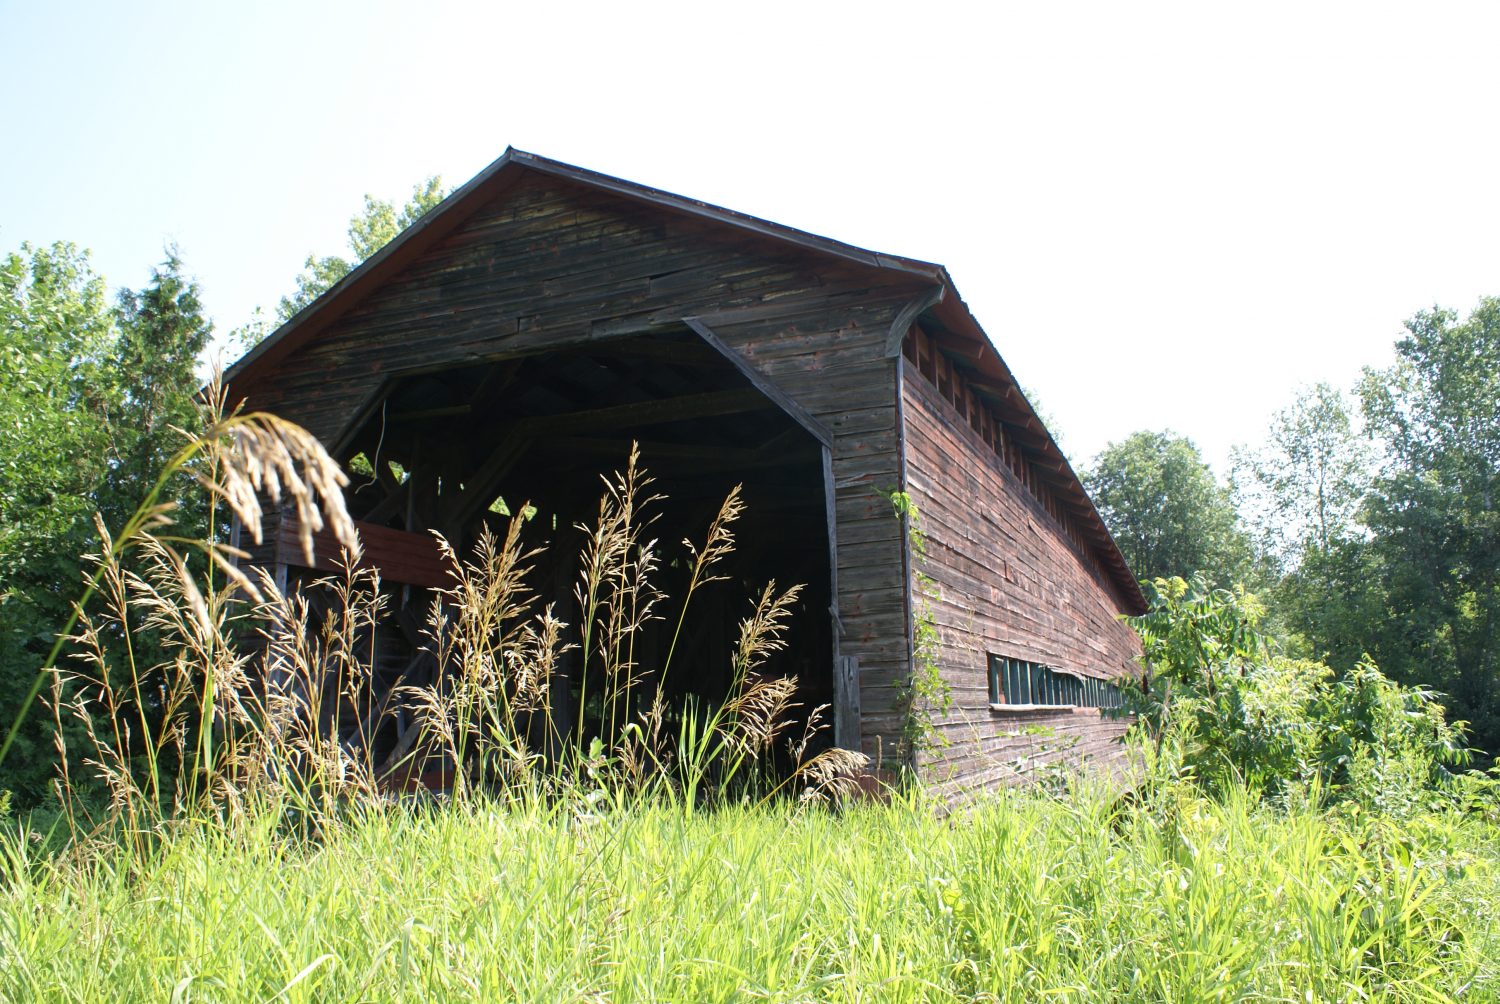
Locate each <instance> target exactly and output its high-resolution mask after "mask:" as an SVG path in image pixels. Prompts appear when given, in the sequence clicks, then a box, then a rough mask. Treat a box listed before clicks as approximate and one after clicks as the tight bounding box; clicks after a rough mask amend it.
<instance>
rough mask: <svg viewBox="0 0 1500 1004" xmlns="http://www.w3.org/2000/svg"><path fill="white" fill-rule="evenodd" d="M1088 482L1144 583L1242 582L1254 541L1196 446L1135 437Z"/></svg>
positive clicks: (1168, 438)
mask: <svg viewBox="0 0 1500 1004" xmlns="http://www.w3.org/2000/svg"><path fill="white" fill-rule="evenodd" d="M1083 483H1084V487H1085V488H1087V489H1088V493H1089V496H1090V497H1091V498H1092V499H1093V501H1094V505H1096V506H1097V507H1098V509H1099V514H1100V515H1101V516H1103V517H1104V521H1105V523H1106V524H1107V525H1108V526H1109V529H1110V533H1112V534H1113V535H1114V538H1115V542H1116V543H1118V544H1119V546H1120V552H1121V553H1122V554H1123V555H1124V556H1125V560H1126V561H1127V562H1129V564H1130V567H1131V570H1132V571H1134V572H1135V574H1136V575H1137V576H1138V577H1140V578H1142V579H1154V578H1157V577H1160V576H1171V575H1191V574H1193V573H1194V572H1202V573H1204V574H1205V575H1207V576H1208V577H1209V578H1210V579H1211V580H1213V581H1215V582H1217V583H1220V584H1227V583H1229V582H1232V581H1236V580H1239V579H1242V578H1244V572H1245V570H1246V568H1247V567H1248V565H1249V562H1250V559H1251V548H1250V542H1249V538H1248V536H1247V535H1246V534H1245V532H1244V530H1243V529H1242V528H1241V527H1240V526H1239V522H1238V517H1237V516H1236V514H1235V510H1234V506H1233V504H1232V503H1231V501H1230V497H1229V493H1228V492H1227V491H1226V490H1225V489H1223V488H1221V487H1220V486H1219V484H1218V483H1217V482H1216V481H1215V480H1214V476H1213V472H1212V471H1210V470H1209V469H1208V465H1207V464H1206V463H1204V461H1203V458H1202V456H1201V455H1200V454H1199V453H1198V448H1197V447H1196V446H1194V445H1193V444H1192V442H1191V441H1190V440H1188V439H1186V438H1184V437H1182V436H1176V435H1173V434H1172V433H1169V432H1137V433H1134V434H1132V435H1131V436H1129V437H1127V438H1126V439H1125V440H1123V441H1122V442H1119V443H1111V444H1110V445H1109V446H1107V447H1105V449H1104V450H1103V451H1101V452H1100V454H1099V455H1098V456H1097V457H1095V458H1094V463H1093V467H1092V469H1091V470H1089V471H1088V472H1086V473H1085V474H1084V475H1083Z"/></svg>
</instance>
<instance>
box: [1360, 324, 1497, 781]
mask: <svg viewBox="0 0 1500 1004" xmlns="http://www.w3.org/2000/svg"><path fill="white" fill-rule="evenodd" d="M1406 328H1407V332H1408V334H1407V336H1406V337H1405V338H1403V339H1402V340H1401V341H1399V342H1397V344H1396V351H1397V362H1396V364H1395V365H1394V366H1392V367H1391V368H1389V369H1386V370H1383V371H1375V370H1366V372H1365V376H1364V380H1363V382H1362V384H1361V386H1360V395H1361V399H1362V401H1363V405H1364V410H1365V417H1366V422H1367V423H1368V425H1369V427H1370V428H1371V430H1372V431H1373V432H1374V433H1375V434H1376V435H1377V436H1379V438H1380V439H1381V441H1382V442H1383V444H1384V446H1385V460H1384V463H1383V464H1382V466H1381V468H1380V470H1379V472H1378V474H1377V476H1376V477H1375V479H1374V482H1373V485H1372V491H1371V492H1370V493H1369V496H1368V499H1367V501H1366V505H1365V508H1364V510H1363V518H1364V521H1365V523H1366V524H1367V525H1368V527H1369V530H1370V533H1371V542H1370V547H1371V550H1372V555H1373V560H1372V567H1373V571H1374V575H1375V579H1376V585H1377V586H1378V588H1379V589H1380V590H1381V594H1382V597H1383V601H1384V606H1385V610H1386V616H1385V617H1383V618H1382V619H1381V623H1380V628H1381V630H1380V631H1379V633H1378V634H1377V635H1376V637H1375V639H1374V645H1375V647H1376V648H1377V650H1378V651H1377V657H1378V658H1379V659H1380V661H1381V663H1382V665H1384V666H1385V667H1386V668H1387V669H1388V670H1389V671H1391V673H1392V675H1394V676H1396V678H1397V679H1402V680H1413V681H1423V682H1428V683H1431V684H1432V685H1434V686H1436V687H1438V688H1439V689H1441V690H1443V691H1445V692H1447V693H1448V694H1450V695H1451V697H1452V703H1453V709H1454V711H1455V713H1456V714H1457V715H1458V716H1459V717H1461V718H1466V719H1468V720H1469V721H1470V722H1471V723H1472V726H1473V735H1474V739H1475V742H1476V744H1477V745H1479V746H1480V747H1481V748H1482V749H1485V750H1488V751H1489V752H1490V753H1494V752H1496V751H1500V299H1497V298H1485V299H1484V300H1482V301H1480V304H1479V306H1478V307H1477V308H1476V309H1475V310H1474V312H1473V313H1472V314H1471V315H1470V316H1469V317H1468V319H1466V320H1462V321H1461V320H1459V318H1458V315H1457V314H1455V313H1454V312H1452V311H1449V310H1442V309H1437V308H1434V309H1433V310H1431V311H1424V312H1422V313H1419V314H1417V315H1416V316H1415V317H1414V318H1412V319H1411V320H1410V321H1408V322H1407V323H1406Z"/></svg>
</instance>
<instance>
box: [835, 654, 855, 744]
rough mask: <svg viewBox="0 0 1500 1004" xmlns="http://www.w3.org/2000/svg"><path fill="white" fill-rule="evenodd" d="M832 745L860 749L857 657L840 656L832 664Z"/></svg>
mask: <svg viewBox="0 0 1500 1004" xmlns="http://www.w3.org/2000/svg"><path fill="white" fill-rule="evenodd" d="M833 744H834V745H835V746H838V747H840V748H841V749H846V750H853V751H854V752H856V753H858V752H859V748H860V708H859V657H858V656H853V655H841V656H839V657H838V658H837V659H835V660H834V664H833Z"/></svg>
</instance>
